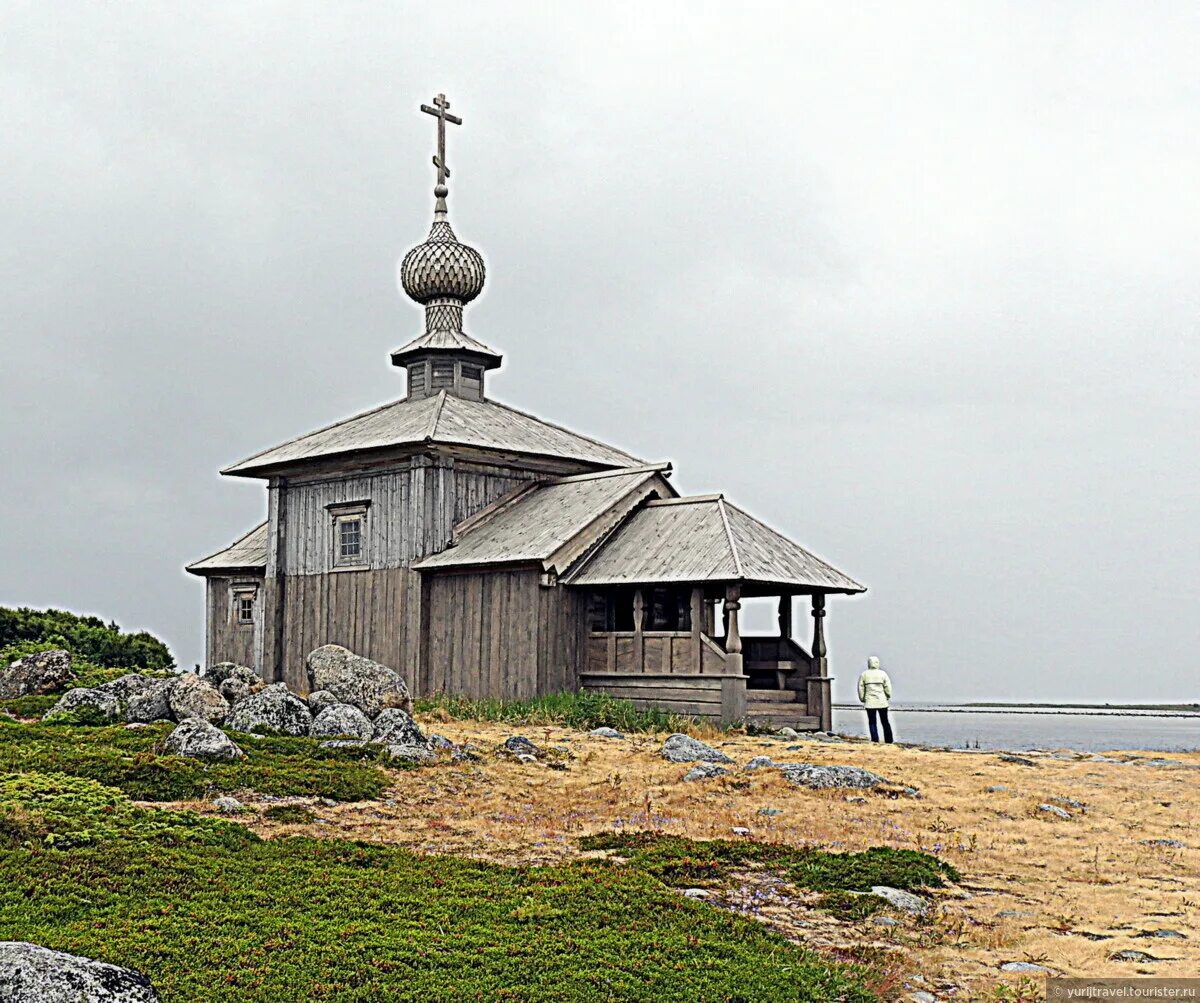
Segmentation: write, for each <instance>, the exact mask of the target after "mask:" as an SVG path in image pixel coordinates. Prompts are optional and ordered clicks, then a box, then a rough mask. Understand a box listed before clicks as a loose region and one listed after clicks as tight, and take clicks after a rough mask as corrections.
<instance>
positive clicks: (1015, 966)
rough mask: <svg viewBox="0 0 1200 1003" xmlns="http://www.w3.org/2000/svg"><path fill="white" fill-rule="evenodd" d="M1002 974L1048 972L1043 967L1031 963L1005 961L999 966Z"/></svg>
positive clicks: (1047, 969)
mask: <svg viewBox="0 0 1200 1003" xmlns="http://www.w3.org/2000/svg"><path fill="white" fill-rule="evenodd" d="M1000 971H1002V972H1042V973H1047V972H1049V971H1050V969H1049V968H1047V967H1046V966H1045V965H1035V964H1034V963H1033V962H1032V961H1006V962H1004V964H1002V965H1001V966H1000Z"/></svg>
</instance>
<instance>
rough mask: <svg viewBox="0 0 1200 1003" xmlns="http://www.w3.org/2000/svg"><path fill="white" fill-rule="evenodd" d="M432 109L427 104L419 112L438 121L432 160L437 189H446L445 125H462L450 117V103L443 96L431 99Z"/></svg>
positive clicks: (454, 116) (448, 172)
mask: <svg viewBox="0 0 1200 1003" xmlns="http://www.w3.org/2000/svg"><path fill="white" fill-rule="evenodd" d="M433 104H434V107H432V108H431V107H430V106H429V105H427V104H423V105H421V111H423V112H425V114H426V115H432V116H433V117H434V118H436V119H437V120H438V151H437V156H435V157H434V158H433V166H434V167H436V168H437V172H438V179H437V183H438V187H439V188H445V187H446V179H447V178H448V177H450V168H449V167H447V166H446V123H447V122H453V123H454V124H455V125H462V119H461V118H459V117H458V116H457V115H451V114H450V112H449V111H448V110H447V109H448V108H449V107H450V102H449V101H447V100H446V95H445V94H439V95H438V96H437V97H435V98H434V99H433Z"/></svg>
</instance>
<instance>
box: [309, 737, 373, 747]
mask: <svg viewBox="0 0 1200 1003" xmlns="http://www.w3.org/2000/svg"><path fill="white" fill-rule="evenodd" d="M366 744H367V741H366V739H363V738H331V739H329V740H328V741H327V742H318V743H317V748H319V749H361V748H362V747H363V746H364V745H366Z"/></svg>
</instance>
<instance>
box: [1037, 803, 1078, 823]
mask: <svg viewBox="0 0 1200 1003" xmlns="http://www.w3.org/2000/svg"><path fill="white" fill-rule="evenodd" d="M1038 811H1044V812H1046V813H1047V814H1049V815H1053V816H1054V817H1055V818H1065V819H1068V820H1069V819H1070V818H1071V813H1070V812H1069V811H1067V810H1066V809H1065V808H1060V807H1058V805H1053V804H1040V805H1038Z"/></svg>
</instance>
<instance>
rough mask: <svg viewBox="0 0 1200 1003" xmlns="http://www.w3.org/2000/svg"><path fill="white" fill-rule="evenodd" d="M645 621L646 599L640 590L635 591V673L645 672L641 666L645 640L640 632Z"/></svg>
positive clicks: (643, 627)
mask: <svg viewBox="0 0 1200 1003" xmlns="http://www.w3.org/2000/svg"><path fill="white" fill-rule="evenodd" d="M645 619H646V597H645V596H643V595H642V590H641V589H637V590H636V591H635V592H634V593H633V664H634V671H635V672H645V671H646V666H645V665H644V664H643V658H644V657H645V650H646V639H645V637H643V636H642V631H643V630H645Z"/></svg>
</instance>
